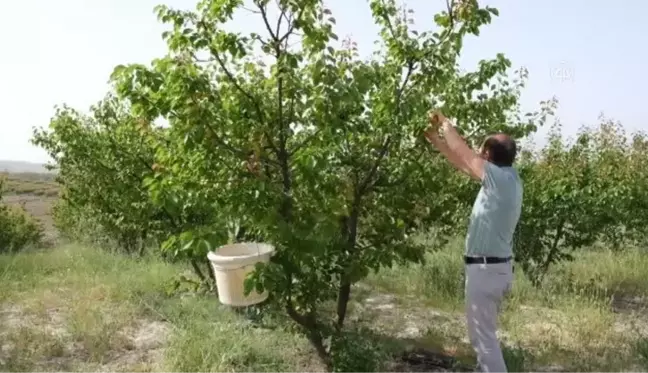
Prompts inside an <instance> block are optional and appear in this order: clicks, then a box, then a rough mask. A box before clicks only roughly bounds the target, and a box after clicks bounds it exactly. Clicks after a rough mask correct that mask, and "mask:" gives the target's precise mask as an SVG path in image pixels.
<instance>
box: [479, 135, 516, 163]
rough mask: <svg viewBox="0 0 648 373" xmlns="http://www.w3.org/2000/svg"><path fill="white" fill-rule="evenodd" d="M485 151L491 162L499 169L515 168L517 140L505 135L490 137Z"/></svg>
mask: <svg viewBox="0 0 648 373" xmlns="http://www.w3.org/2000/svg"><path fill="white" fill-rule="evenodd" d="M483 149H484V151H487V152H488V154H489V161H490V162H491V163H493V164H494V165H496V166H499V167H511V166H513V162H514V161H515V156H516V155H517V145H516V144H515V140H513V139H512V138H511V137H510V136H508V135H505V134H503V133H498V134H495V135H492V136H488V138H487V139H486V141H484V147H483Z"/></svg>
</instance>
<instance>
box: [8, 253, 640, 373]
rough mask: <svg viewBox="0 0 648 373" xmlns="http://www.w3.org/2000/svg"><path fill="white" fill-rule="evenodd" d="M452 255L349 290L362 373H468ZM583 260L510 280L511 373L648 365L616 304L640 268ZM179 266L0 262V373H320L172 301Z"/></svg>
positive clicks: (272, 343)
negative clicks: (439, 357) (432, 364)
mask: <svg viewBox="0 0 648 373" xmlns="http://www.w3.org/2000/svg"><path fill="white" fill-rule="evenodd" d="M460 255H461V253H460V250H459V249H458V246H455V247H453V248H451V249H448V250H445V251H441V252H436V253H430V254H429V261H428V263H427V264H426V265H425V266H412V267H408V268H394V269H391V270H386V271H384V272H381V273H379V274H377V275H373V276H371V277H370V278H369V279H368V281H367V282H366V283H365V284H363V285H361V286H357V287H356V289H355V290H354V300H353V302H352V304H351V307H350V316H349V324H348V325H349V326H355V327H358V328H366V329H368V331H367V332H366V333H365V334H363V335H362V336H360V337H358V336H356V337H358V338H360V339H354V340H351V341H350V342H349V345H350V346H352V348H354V349H364V350H362V351H365V352H363V353H362V355H359V356H356V357H354V356H353V355H349V357H348V358H350V359H352V360H353V359H355V360H357V359H361V358H364V359H365V360H366V361H364V362H362V364H365V365H363V366H366V367H367V369H368V368H369V367H370V366H371V363H372V360H381V359H382V360H386V361H384V363H385V364H383V365H381V364H382V363H383V362H382V361H381V364H379V365H377V368H376V369H390V370H399V369H411V366H405V367H403V366H402V365H401V366H395V365H394V364H391V361H390V358H389V357H388V356H391V354H393V353H395V352H399V351H402V350H403V349H404V348H406V347H411V348H423V349H425V350H428V351H429V350H434V351H439V352H443V353H445V354H447V355H452V356H454V357H455V358H456V359H457V361H458V362H459V363H460V364H461V366H463V368H461V367H458V368H456V369H458V370H465V369H470V366H471V365H472V364H474V357H473V354H472V351H471V349H470V347H469V345H468V343H467V340H466V337H465V325H464V321H463V317H462V313H461V309H462V293H463V290H462V284H461V281H462V274H461V264H460V263H461V262H460V260H459V258H460ZM579 256H580V257H587V258H589V259H590V260H587V261H585V260H583V261H579V262H574V263H568V264H564V265H561V266H560V267H557V268H556V269H555V270H554V271H553V272H552V274H551V276H550V278H549V281H548V283H547V286H546V287H545V288H543V289H540V290H539V289H534V288H533V287H531V286H530V284H529V283H528V282H527V281H526V280H525V279H524V278H523V277H522V276H521V274H520V273H516V275H517V278H516V284H515V288H514V292H513V294H512V296H511V297H510V299H509V300H508V302H507V304H506V307H505V311H504V313H503V316H502V320H501V323H502V337H503V340H504V341H505V354H506V359H507V363H508V365H509V370H511V371H523V370H527V371H528V370H536V371H549V370H572V371H574V370H577V371H619V370H641V369H646V368H647V367H648V365H645V364H648V342H646V341H648V321H647V320H646V316H645V314H646V313H645V312H644V309H642V308H641V307H640V305H641V302H634V303H632V302H630V303H627V304H631V305H632V307H629V306H627V304H626V303H623V302H620V299H635V298H640V297H641V296H643V295H645V293H646V291H647V289H648V280H647V277H648V276H647V275H645V274H644V271H642V270H641V268H644V266H645V264H648V257H645V256H644V255H643V254H642V253H640V252H639V251H635V250H628V251H626V252H624V253H622V254H610V253H608V252H605V251H598V252H594V251H592V252H588V253H584V254H582V255H579ZM593 259H596V260H595V261H594V260H593ZM588 263H595V264H590V265H588ZM184 269H185V268H184V267H182V266H179V265H174V264H169V263H165V262H163V261H162V260H159V259H157V258H155V257H149V258H146V259H133V258H129V257H125V256H121V255H117V254H112V253H107V252H104V251H97V250H93V249H88V248H83V247H79V246H65V247H60V248H57V249H53V250H47V251H40V252H30V253H21V254H17V255H12V256H0V281H1V282H2V284H3V291H2V292H0V345H1V346H0V370H3V371H32V370H57V371H70V370H84V371H99V370H101V371H107V370H111V371H297V370H300V371H301V370H305V371H318V370H322V367H321V365H319V364H318V362H317V361H316V359H315V358H314V354H313V352H312V350H311V349H310V347H309V345H308V343H307V342H306V340H305V339H304V338H303V337H302V336H301V335H300V334H298V333H296V332H295V330H294V328H293V327H292V326H291V325H290V324H286V323H284V322H282V321H281V319H280V318H278V317H277V316H273V314H272V313H269V314H266V316H265V319H263V320H262V321H263V323H262V324H259V323H257V322H251V321H250V320H249V319H248V318H245V317H242V316H241V315H240V314H237V313H234V312H232V311H230V310H229V309H227V308H225V307H223V306H221V305H219V303H218V302H217V300H216V299H215V298H214V297H209V296H199V295H190V294H185V295H183V296H180V295H178V294H175V295H169V294H168V293H167V289H168V288H169V283H170V281H172V280H173V279H175V278H176V277H177V275H178V274H179V273H181V272H183V271H184ZM592 278H595V279H596V281H591V279H592ZM613 299H614V301H613ZM615 307H616V308H615ZM268 318H269V319H268ZM264 325H265V326H264ZM268 325H269V326H272V328H269V327H266V326H268ZM369 335H370V336H371V337H370V339H367V338H369V337H367V336H369ZM362 338H364V340H363V339H362ZM370 349H373V350H376V351H370ZM355 363H357V361H355ZM390 364H391V365H390ZM423 370H425V369H423ZM428 370H429V369H428Z"/></svg>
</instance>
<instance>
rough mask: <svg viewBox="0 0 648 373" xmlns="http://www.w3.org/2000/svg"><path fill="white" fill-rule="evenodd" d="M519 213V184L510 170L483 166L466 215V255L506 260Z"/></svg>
mask: <svg viewBox="0 0 648 373" xmlns="http://www.w3.org/2000/svg"><path fill="white" fill-rule="evenodd" d="M521 211H522V181H521V180H520V176H519V175H518V173H517V171H516V170H515V169H514V168H513V167H498V166H495V165H494V164H492V163H490V162H486V164H485V165H484V179H483V180H482V186H481V189H480V190H479V194H477V198H476V199H475V204H474V205H473V208H472V213H471V214H470V224H469V226H468V236H467V237H466V255H468V256H493V257H509V256H512V255H513V234H514V233H515V227H516V226H517V224H518V220H520V212H521Z"/></svg>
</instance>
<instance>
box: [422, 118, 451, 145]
mask: <svg viewBox="0 0 648 373" xmlns="http://www.w3.org/2000/svg"><path fill="white" fill-rule="evenodd" d="M428 120H429V123H430V126H429V127H428V128H427V129H426V130H425V133H424V135H425V138H426V139H427V140H428V141H429V142H431V143H432V144H435V145H436V144H437V143H438V141H439V140H440V138H439V127H440V126H441V124H442V123H443V122H444V121H445V120H446V118H445V117H444V116H443V114H441V113H439V112H430V113H429V114H428Z"/></svg>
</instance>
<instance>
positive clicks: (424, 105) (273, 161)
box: [113, 0, 547, 362]
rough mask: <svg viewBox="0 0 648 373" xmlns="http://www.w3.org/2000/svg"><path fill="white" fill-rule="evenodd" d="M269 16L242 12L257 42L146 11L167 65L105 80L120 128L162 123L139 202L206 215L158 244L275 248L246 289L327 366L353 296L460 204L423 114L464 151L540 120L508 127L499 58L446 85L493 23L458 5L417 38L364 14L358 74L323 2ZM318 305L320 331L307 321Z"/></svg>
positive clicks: (377, 10)
mask: <svg viewBox="0 0 648 373" xmlns="http://www.w3.org/2000/svg"><path fill="white" fill-rule="evenodd" d="M277 4H278V16H277V17H275V18H274V19H272V18H271V17H270V16H269V15H268V14H269V6H268V1H262V0H258V1H253V5H254V10H253V13H254V14H255V16H256V17H257V21H258V22H260V24H263V25H265V29H266V33H264V34H263V35H261V34H256V33H252V34H249V35H241V34H237V33H233V32H229V31H227V30H226V28H225V27H224V23H225V22H226V21H228V20H229V19H231V18H232V17H233V16H234V15H235V14H236V12H237V11H240V10H242V9H243V8H242V5H243V4H242V2H240V1H232V0H229V1H225V0H211V1H202V2H200V3H199V4H198V7H197V9H196V10H195V11H180V10H174V9H170V8H167V7H164V6H161V7H158V9H157V11H158V16H159V18H160V19H161V20H162V21H163V22H166V23H168V24H170V25H171V26H172V29H171V30H170V31H167V32H166V33H165V35H164V37H165V39H166V40H167V44H168V47H169V52H168V54H167V56H165V57H163V58H160V59H158V60H156V61H154V62H153V63H152V65H151V66H144V65H129V66H119V67H118V68H117V69H116V70H115V72H114V74H113V80H114V82H115V85H116V88H117V92H118V94H119V95H120V97H124V98H125V99H127V100H128V102H130V104H131V105H132V109H133V113H134V115H136V116H137V117H140V118H144V119H145V120H146V121H152V120H154V119H156V118H158V117H163V118H165V119H166V120H167V121H168V122H169V125H170V126H169V130H168V137H167V139H168V142H169V145H168V146H166V145H165V147H164V148H158V151H157V159H156V161H157V162H158V163H159V165H160V168H159V169H158V170H157V171H156V172H155V173H154V175H152V176H151V177H149V178H148V180H147V183H146V185H147V186H148V187H149V190H150V193H151V195H152V196H153V199H154V200H155V201H157V203H159V204H161V205H169V206H171V207H170V208H169V210H171V211H175V212H179V211H183V210H184V209H186V208H191V206H194V205H196V204H198V205H209V206H210V208H211V213H210V214H207V215H208V218H207V219H205V220H203V221H200V222H196V223H195V224H194V225H193V226H192V227H191V229H189V230H187V231H185V232H182V233H180V234H179V235H177V236H173V237H171V238H170V242H177V241H179V242H180V243H181V244H180V246H181V247H182V252H183V254H186V255H189V256H190V257H203V256H204V255H205V252H206V251H207V250H209V249H210V248H212V247H214V246H216V245H219V244H222V243H223V242H224V239H225V237H226V236H227V235H226V229H227V227H228V224H238V225H239V226H241V227H243V228H244V229H246V232H245V233H246V234H253V235H255V236H256V237H257V238H259V239H263V240H265V241H268V242H271V243H272V244H274V245H275V246H276V247H277V255H276V256H275V257H274V258H273V261H272V263H271V265H269V266H266V267H264V268H260V269H259V271H257V276H256V277H255V278H254V279H252V280H253V281H251V282H250V284H251V285H254V286H256V287H257V288H259V289H261V288H266V289H270V290H271V291H272V293H273V294H274V295H275V296H276V298H277V299H278V300H279V302H281V303H282V304H283V305H284V306H285V309H286V311H287V312H288V314H289V315H290V316H291V317H292V318H293V319H294V320H295V321H296V322H297V323H298V324H300V325H301V326H302V327H304V328H305V330H306V331H307V335H308V337H309V339H310V340H311V342H312V343H313V345H314V346H315V347H316V348H317V350H318V352H319V354H320V357H322V359H323V360H324V361H325V362H330V360H329V356H328V351H327V350H326V348H325V346H324V340H325V339H326V338H327V337H328V336H330V335H331V334H330V333H331V332H332V331H333V330H339V329H340V328H341V327H342V325H343V323H344V320H345V316H346V307H347V303H348V301H349V296H350V290H351V285H352V284H353V283H355V282H357V281H359V280H360V279H362V278H363V277H365V276H366V275H367V274H368V273H369V271H370V270H378V269H379V268H380V267H381V266H390V265H392V264H393V263H394V262H399V261H405V262H411V261H420V260H422V254H423V252H424V249H425V248H424V247H422V246H421V245H420V244H418V243H417V242H416V241H415V240H412V239H411V237H412V234H413V233H415V232H417V231H419V230H421V229H424V228H427V227H430V226H433V225H436V226H439V227H441V228H442V229H452V228H453V227H455V226H456V223H457V216H456V215H455V214H452V213H451V212H452V211H456V210H455V207H456V205H457V204H458V203H461V202H463V201H461V202H459V200H458V199H457V195H452V194H449V193H444V192H442V191H443V190H444V189H446V188H448V180H453V178H454V177H455V176H453V174H451V171H450V170H449V168H448V167H447V166H446V165H444V164H443V163H442V160H441V159H440V158H439V157H438V156H436V155H433V154H431V152H430V150H429V148H427V147H425V146H424V145H423V144H422V143H421V137H420V133H421V130H422V129H423V127H424V126H425V125H426V120H425V118H426V113H427V111H428V110H429V109H430V107H438V108H442V109H443V110H444V111H445V112H446V113H448V114H449V115H451V116H452V117H454V118H456V121H457V122H458V123H459V124H460V126H461V129H462V131H463V132H464V133H465V134H466V136H467V137H469V138H477V137H480V136H482V135H483V134H485V133H487V132H492V131H498V130H501V131H507V132H510V133H512V134H513V135H516V136H523V135H525V134H527V133H529V132H530V131H533V130H534V129H535V128H536V126H537V125H538V124H539V122H541V121H542V120H543V119H544V117H545V116H546V114H547V110H543V111H541V112H538V113H531V114H529V116H528V117H527V118H524V119H522V118H521V117H520V115H519V108H518V98H519V94H520V89H521V88H522V87H523V84H524V80H525V78H526V74H525V72H523V71H522V72H521V73H520V75H521V76H520V78H519V79H518V80H517V81H514V82H510V81H509V79H508V73H509V71H508V69H509V67H510V66H511V63H510V61H508V60H507V59H506V58H505V57H504V56H502V55H497V56H496V57H495V58H494V59H493V60H489V61H482V62H481V63H480V64H479V66H478V69H477V70H476V71H474V72H469V73H462V72H460V71H459V68H458V63H457V59H458V56H459V54H460V51H461V49H462V40H463V38H464V37H465V36H466V35H469V34H473V35H477V34H478V33H479V29H480V27H481V26H483V25H484V24H487V23H489V22H490V20H491V17H492V16H493V15H496V14H497V10H495V9H492V8H488V7H486V8H481V7H479V6H478V4H477V3H476V2H474V1H466V2H463V3H462V4H461V8H460V9H459V10H457V9H455V8H450V9H448V11H446V12H443V13H441V14H439V15H437V17H436V18H435V20H436V23H437V25H438V30H437V31H436V32H432V31H427V32H421V33H418V32H417V31H416V30H413V29H412V26H411V20H409V19H408V17H409V16H408V14H409V13H408V12H407V11H406V10H405V9H400V8H398V7H397V6H396V4H395V2H394V1H386V0H385V1H378V0H375V1H371V2H370V7H371V12H372V14H373V17H374V20H375V22H376V23H377V24H378V25H379V26H380V27H381V33H380V36H381V45H380V48H379V49H378V50H377V51H376V52H375V53H374V54H373V55H372V56H371V58H370V59H368V60H362V59H361V58H360V56H359V54H358V51H357V48H356V46H355V45H354V43H353V42H351V41H348V40H347V41H342V42H338V40H337V39H338V37H337V35H335V33H334V24H335V19H334V18H333V17H332V15H331V12H330V10H328V9H326V8H325V7H324V6H323V3H322V2H321V1H315V0H311V1H294V0H283V1H278V2H277ZM455 13H457V14H455ZM252 228H253V229H252ZM330 299H336V300H337V320H336V322H335V325H332V326H329V325H326V322H325V319H323V318H321V317H320V316H318V310H319V309H320V306H321V304H322V303H323V302H324V301H327V300H330Z"/></svg>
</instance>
